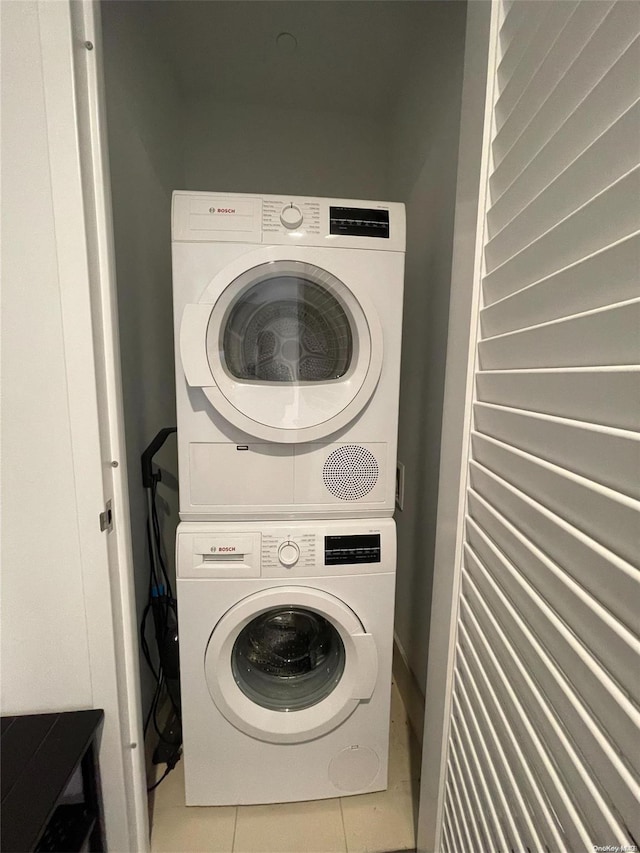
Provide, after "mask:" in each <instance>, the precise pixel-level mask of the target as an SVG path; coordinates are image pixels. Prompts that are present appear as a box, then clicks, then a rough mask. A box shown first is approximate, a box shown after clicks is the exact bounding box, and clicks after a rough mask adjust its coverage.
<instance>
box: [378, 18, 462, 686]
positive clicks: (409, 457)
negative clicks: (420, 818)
mask: <svg viewBox="0 0 640 853" xmlns="http://www.w3.org/2000/svg"><path fill="white" fill-rule="evenodd" d="M433 9H434V18H433V27H432V29H431V31H430V33H429V38H428V39H427V42H428V43H427V44H426V45H425V49H424V50H423V51H420V52H419V54H418V55H417V57H416V67H415V69H414V73H413V74H412V75H411V79H410V82H409V85H408V87H407V89H406V91H405V93H404V97H403V98H402V100H401V102H400V103H399V106H398V114H397V128H398V130H397V134H396V136H395V139H394V143H393V157H392V164H393V168H392V180H391V183H392V187H393V189H394V196H395V197H398V198H401V199H403V200H404V201H405V203H406V205H407V258H406V264H407V265H406V275H405V306H404V326H403V354H402V371H401V390H400V430H399V446H398V458H399V459H400V460H401V461H402V462H403V463H404V464H405V466H406V479H405V503H404V511H403V512H398V513H397V516H396V520H397V524H398V580H397V594H396V634H397V637H398V640H399V643H400V645H401V648H402V651H403V653H404V654H405V656H406V658H407V661H408V663H409V666H410V668H411V670H412V672H413V674H414V675H415V677H416V680H417V682H418V685H419V686H420V688H421V690H422V691H423V693H424V690H425V686H426V672H427V649H428V642H429V621H430V610H431V583H432V578H433V557H434V549H435V531H436V513H437V499H438V475H439V465H440V438H441V435H440V434H441V426H442V405H443V398H444V376H445V363H446V350H447V326H448V318H449V295H450V285H451V261H452V249H453V225H454V214H455V197H456V176H457V155H458V141H459V129H460V108H461V98H462V73H463V65H464V33H465V22H466V4H465V3H448V2H447V3H434V4H433Z"/></svg>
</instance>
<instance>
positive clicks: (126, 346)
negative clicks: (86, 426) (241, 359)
mask: <svg viewBox="0 0 640 853" xmlns="http://www.w3.org/2000/svg"><path fill="white" fill-rule="evenodd" d="M137 5H138V4H131V5H130V4H128V3H121V2H115V1H114V0H111V2H108V3H103V4H102V23H103V39H104V67H105V78H106V89H107V118H108V132H109V159H110V169H111V185H112V196H113V224H114V237H115V252H116V275H117V288H118V312H119V327H120V347H121V356H122V381H123V397H124V414H125V432H126V442H127V464H128V473H129V497H130V504H131V533H132V544H133V559H134V566H135V581H136V600H137V605H138V611H139V613H140V612H141V609H142V607H143V606H144V603H145V602H146V599H147V585H148V566H149V557H148V549H147V541H146V533H145V524H146V517H147V512H146V503H145V492H144V490H143V487H142V480H141V475H140V455H141V453H142V451H143V450H144V449H145V447H146V446H147V445H148V443H149V442H150V441H151V439H152V438H153V437H154V435H155V434H156V432H157V431H158V430H159V429H161V428H162V427H164V426H175V422H176V415H175V379H174V358H173V315H172V307H171V305H172V303H171V228H170V222H171V219H170V213H171V192H172V190H174V189H176V188H177V187H180V186H181V185H182V184H183V182H184V177H183V171H182V160H183V156H182V135H181V133H180V129H181V128H182V119H181V112H180V97H179V93H178V89H177V87H176V84H175V81H174V79H173V77H172V75H171V71H170V68H169V66H168V65H167V63H166V62H163V60H162V58H161V56H159V55H158V53H157V52H156V51H155V50H154V48H153V41H152V40H150V39H149V33H148V30H147V28H146V27H145V22H144V20H143V19H142V18H141V16H140V15H139V9H138V8H137ZM157 461H158V463H159V464H160V465H161V467H162V468H163V469H165V470H164V472H163V478H164V484H161V485H160V487H159V491H158V497H159V510H160V515H161V518H162V519H163V527H164V528H165V531H166V535H165V542H166V548H165V550H166V557H167V561H168V563H169V566H170V571H173V569H172V568H171V567H173V562H174V556H173V530H174V529H175V525H176V523H177V517H178V495H177V460H176V451H175V439H174V438H173V437H172V438H170V439H169V440H168V441H167V444H166V445H165V449H164V450H163V452H162V455H160V454H159V455H158V457H157ZM152 633H153V631H152V628H151V625H150V631H149V636H150V637H151V636H152ZM151 645H153V644H151ZM142 679H143V681H142V686H143V707H144V708H146V707H147V704H148V701H149V698H150V691H151V689H152V683H151V675H150V673H149V671H148V669H147V667H146V665H145V664H144V663H143V664H142Z"/></svg>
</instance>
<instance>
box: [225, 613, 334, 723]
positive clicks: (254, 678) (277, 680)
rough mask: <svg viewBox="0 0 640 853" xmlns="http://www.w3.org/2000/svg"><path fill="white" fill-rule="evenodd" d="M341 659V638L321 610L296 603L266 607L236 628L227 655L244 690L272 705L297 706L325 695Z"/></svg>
mask: <svg viewBox="0 0 640 853" xmlns="http://www.w3.org/2000/svg"><path fill="white" fill-rule="evenodd" d="M344 665H345V650H344V644H343V642H342V640H341V638H340V635H339V634H338V632H337V631H336V629H335V628H334V626H333V625H332V624H331V623H330V622H329V621H328V620H327V619H325V618H324V617H323V616H321V615H320V614H319V613H316V612H314V611H311V610H307V609H304V608H300V607H281V608H276V609H273V610H268V611H267V612H266V613H263V614H261V615H260V616H258V617H256V618H255V619H252V620H251V621H250V622H249V623H248V624H247V625H245V627H244V628H243V629H242V631H241V632H240V633H239V635H238V637H237V639H236V641H235V643H234V646H233V651H232V655H231V667H232V671H233V676H234V679H235V681H236V683H237V685H238V687H239V688H240V690H242V692H243V693H244V695H245V696H247V697H248V698H249V699H250V700H251V701H252V702H255V703H256V704H257V705H260V706H261V707H263V708H268V709H269V710H273V711H301V710H303V709H304V708H310V707H311V706H313V705H316V704H317V703H318V702H321V701H322V700H323V699H325V698H326V697H327V696H328V695H329V694H330V693H331V692H332V691H333V690H334V688H335V687H336V685H337V684H338V682H339V681H340V678H341V676H342V673H343V672H344Z"/></svg>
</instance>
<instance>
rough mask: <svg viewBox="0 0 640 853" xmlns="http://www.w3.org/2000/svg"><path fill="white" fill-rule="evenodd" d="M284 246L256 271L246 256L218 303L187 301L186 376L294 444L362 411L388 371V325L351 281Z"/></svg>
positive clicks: (235, 412)
mask: <svg viewBox="0 0 640 853" xmlns="http://www.w3.org/2000/svg"><path fill="white" fill-rule="evenodd" d="M282 251H283V250H275V251H273V250H271V251H270V252H269V253H268V255H266V256H270V257H272V258H273V259H272V260H267V261H264V262H262V263H257V264H256V265H255V266H252V267H251V268H250V269H247V268H246V258H245V259H244V260H243V261H242V262H241V263H243V264H244V265H245V266H244V268H242V267H241V268H238V267H237V266H236V269H229V268H228V269H227V270H225V272H224V275H226V276H229V275H230V274H231V275H233V274H234V273H235V272H236V271H238V274H237V275H236V276H235V277H233V279H232V280H231V281H230V283H229V284H228V285H227V286H226V287H224V288H223V289H222V292H221V295H220V296H219V298H217V299H216V301H215V302H214V303H213V304H211V303H210V302H208V301H207V300H208V299H210V298H211V297H210V296H208V293H207V292H206V293H205V294H204V295H203V298H202V301H201V302H200V304H198V305H187V306H186V309H185V312H184V314H183V319H182V325H181V334H180V347H181V355H182V363H183V368H184V370H185V375H186V377H187V382H188V383H189V384H190V385H195V386H199V387H201V388H202V389H203V391H204V393H205V394H206V396H207V397H208V399H209V400H210V402H211V403H212V404H213V406H214V407H215V408H216V409H217V410H218V411H219V412H220V413H221V414H222V415H223V416H224V417H225V418H226V419H227V420H229V421H230V422H231V423H232V424H234V425H235V426H237V427H239V428H240V429H242V430H243V431H244V432H247V433H249V434H250V435H254V436H257V437H258V438H263V439H266V440H268V441H278V442H285V443H286V442H301V441H309V440H316V439H318V438H323V437H325V436H327V435H330V434H331V433H333V432H335V431H336V430H338V429H340V428H341V427H342V426H344V425H345V424H347V423H348V422H349V421H350V420H352V419H353V418H354V417H355V416H356V415H357V414H358V413H359V412H360V411H361V410H362V408H363V407H364V406H365V405H366V403H367V402H368V401H369V399H370V397H371V395H372V394H373V392H374V390H375V388H376V385H377V383H378V380H379V378H380V370H381V367H382V330H381V327H380V323H379V321H378V318H377V316H376V314H375V311H374V309H373V307H372V306H370V305H368V304H363V302H362V300H361V299H356V297H355V296H354V294H353V293H352V291H351V290H350V289H349V288H348V287H347V285H346V284H345V283H344V282H343V281H341V280H340V279H338V278H337V277H336V276H334V275H333V274H332V273H330V272H329V271H327V270H326V269H323V268H321V267H319V266H316V265H314V264H312V263H306V262H304V261H300V260H289V259H287V258H286V257H279V255H281V254H282ZM240 270H242V271H240ZM214 285H215V281H214V282H212V285H211V286H210V287H209V289H208V292H212V291H213V292H216V291H217V292H220V289H221V288H220V285H219V283H218V284H217V285H215V286H214ZM203 344H204V346H203Z"/></svg>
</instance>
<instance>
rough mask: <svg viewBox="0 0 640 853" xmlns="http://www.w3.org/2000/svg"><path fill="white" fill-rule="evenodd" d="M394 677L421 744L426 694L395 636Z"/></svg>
mask: <svg viewBox="0 0 640 853" xmlns="http://www.w3.org/2000/svg"><path fill="white" fill-rule="evenodd" d="M393 677H394V678H395V681H396V684H397V686H398V690H399V691H400V695H401V696H402V701H403V702H404V707H405V708H406V710H407V716H408V717H409V723H410V725H411V728H412V730H413V733H414V735H415V736H416V739H417V741H418V743H419V744H420V746H422V734H423V730H424V696H423V694H422V691H421V690H420V686H419V685H418V682H417V680H416V677H415V675H414V674H413V672H412V671H411V669H410V667H409V664H408V662H407V656H406V654H405V653H404V649H403V648H402V644H401V643H400V641H399V640H398V637H397V635H396V634H394V636H393Z"/></svg>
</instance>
